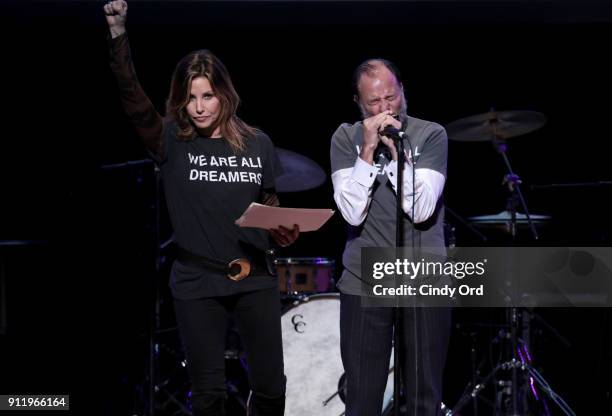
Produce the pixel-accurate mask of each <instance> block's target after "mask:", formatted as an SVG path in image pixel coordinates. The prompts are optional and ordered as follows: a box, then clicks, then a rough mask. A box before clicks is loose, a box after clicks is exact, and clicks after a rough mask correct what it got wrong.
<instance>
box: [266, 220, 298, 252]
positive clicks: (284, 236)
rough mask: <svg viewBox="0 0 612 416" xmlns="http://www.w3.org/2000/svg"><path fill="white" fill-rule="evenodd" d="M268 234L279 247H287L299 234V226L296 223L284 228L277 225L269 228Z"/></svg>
mask: <svg viewBox="0 0 612 416" xmlns="http://www.w3.org/2000/svg"><path fill="white" fill-rule="evenodd" d="M270 235H271V236H272V238H273V239H274V241H276V244H278V245H279V246H281V247H287V246H288V245H291V244H293V243H294V242H295V240H297V238H298V236H299V235H300V227H299V226H298V225H297V224H294V225H293V228H292V229H289V228H285V227H283V226H282V225H279V227H278V228H270Z"/></svg>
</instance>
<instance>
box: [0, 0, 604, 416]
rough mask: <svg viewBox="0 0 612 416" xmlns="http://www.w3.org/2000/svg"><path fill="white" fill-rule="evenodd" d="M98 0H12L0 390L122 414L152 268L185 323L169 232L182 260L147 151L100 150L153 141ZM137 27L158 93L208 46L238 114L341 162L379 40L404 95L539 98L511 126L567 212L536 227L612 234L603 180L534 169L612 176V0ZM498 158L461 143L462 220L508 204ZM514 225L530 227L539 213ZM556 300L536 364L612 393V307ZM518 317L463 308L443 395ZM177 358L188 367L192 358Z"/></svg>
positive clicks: (531, 169) (403, 5)
mask: <svg viewBox="0 0 612 416" xmlns="http://www.w3.org/2000/svg"><path fill="white" fill-rule="evenodd" d="M102 4H103V3H102V2H94V1H91V2H84V1H72V2H71V1H64V2H52V1H43V2H13V1H9V2H4V3H3V4H2V6H1V7H2V9H1V10H2V13H1V17H0V23H1V24H0V26H1V27H2V39H3V44H4V48H3V63H2V72H3V76H2V83H3V88H2V98H3V99H2V102H3V107H4V108H3V112H2V114H3V128H2V140H1V144H0V166H1V172H0V178H1V179H0V181H1V184H0V185H1V188H0V189H2V197H1V198H2V199H1V201H2V202H1V204H0V205H1V206H0V210H1V211H0V239H1V240H2V241H4V245H3V246H1V247H0V258H1V259H2V264H3V267H4V269H3V270H4V279H5V287H4V293H5V295H6V303H5V305H4V306H5V309H6V311H7V313H6V316H5V317H4V318H5V322H6V327H5V328H4V332H5V333H4V334H3V335H0V343H1V344H0V345H1V346H0V348H1V349H0V357H1V358H0V387H1V388H0V393H4V392H6V393H37V392H40V393H43V392H44V393H53V392H54V393H65V392H68V393H70V394H71V395H72V400H73V406H72V407H73V409H75V410H74V411H73V413H74V414H113V415H119V414H130V413H129V412H130V410H131V409H132V407H137V406H138V405H137V403H138V397H137V396H138V394H137V393H135V386H138V385H139V383H141V382H142V378H143V377H144V373H145V362H146V337H144V334H145V333H146V331H147V328H148V314H149V309H150V304H151V301H152V299H153V292H152V290H153V289H152V288H153V287H154V286H155V282H157V283H159V287H160V291H161V295H160V299H161V301H162V305H161V310H162V326H163V327H169V328H172V327H173V321H172V320H173V317H172V312H171V304H170V303H169V300H170V298H169V295H168V293H167V289H166V288H165V285H166V282H167V273H166V272H167V267H168V264H169V262H170V260H171V259H172V251H171V250H164V251H163V252H162V255H163V256H164V259H165V260H166V261H165V262H164V263H163V264H162V267H161V272H160V273H159V277H157V278H156V277H155V273H154V264H155V263H154V256H153V253H154V247H155V245H156V244H155V243H156V241H155V223H156V222H155V211H156V210H155V206H156V204H155V201H156V192H155V180H154V176H153V174H152V166H151V165H150V164H145V163H135V164H132V165H131V166H129V167H125V168H114V169H102V168H101V167H103V166H106V165H110V164H116V163H124V162H127V161H141V160H142V159H144V158H145V153H144V150H143V147H142V146H141V144H140V143H139V141H138V139H137V138H136V136H135V134H134V132H133V130H132V128H131V126H130V124H129V123H128V121H127V119H126V117H125V116H124V114H123V112H122V109H121V106H120V104H119V101H118V94H117V87H116V84H115V80H114V79H113V77H112V74H111V72H110V70H109V66H108V53H107V45H106V27H105V21H104V17H103V13H102ZM128 30H129V34H130V41H131V44H132V48H133V55H134V59H135V64H136V68H137V71H138V74H139V78H140V80H141V82H142V84H143V86H144V88H145V90H146V91H147V92H148V94H149V96H150V97H151V99H152V100H153V102H154V103H155V104H156V106H157V108H158V109H163V105H164V101H165V99H166V93H167V91H168V86H169V81H170V76H171V72H172V70H173V68H174V65H175V64H176V62H177V61H178V60H179V59H180V58H181V57H182V56H183V55H185V54H186V53H188V52H189V51H191V50H194V49H200V48H209V49H211V50H212V51H213V52H214V53H216V54H217V55H218V56H219V57H220V58H221V59H222V60H223V62H224V63H225V64H226V66H227V67H228V69H229V71H230V73H231V75H232V78H233V80H234V83H235V85H236V88H237V90H238V92H239V93H240V95H241V98H242V100H243V104H242V106H241V109H240V114H241V116H242V117H243V119H244V120H246V121H247V122H249V123H251V124H253V125H256V126H258V127H260V128H262V129H263V130H264V131H266V132H267V133H268V134H269V135H270V137H271V138H272V139H273V141H274V142H275V144H276V145H277V146H279V147H282V148H286V149H290V150H292V151H295V152H298V153H300V154H302V155H304V156H307V157H308V158H310V159H312V160H314V161H315V162H316V163H318V164H319V165H320V166H321V167H322V168H323V169H324V170H325V171H326V172H327V173H329V156H328V155H329V142H330V138H331V135H332V133H333V131H334V130H335V128H336V127H337V126H338V125H339V124H340V123H341V122H347V121H348V122H351V121H355V120H357V119H358V118H359V113H358V111H357V108H356V106H355V105H354V104H353V103H352V90H351V75H352V71H353V69H354V68H355V66H356V65H358V64H359V63H360V62H361V61H363V60H364V59H366V58H370V57H385V58H387V59H390V60H392V61H394V62H396V63H397V64H398V66H399V68H400V69H401V71H402V75H403V83H404V88H405V92H406V95H407V100H408V112H409V113H410V114H411V115H413V116H416V117H420V118H424V119H428V120H433V121H436V122H438V123H440V124H442V125H444V124H446V123H449V122H451V121H453V120H457V119H460V118H463V117H467V116H470V115H475V114H480V113H484V112H487V111H488V110H489V109H490V108H492V107H494V108H496V109H498V110H533V111H539V112H542V113H543V114H545V115H546V117H547V119H548V121H547V124H546V125H545V126H544V127H543V128H541V129H539V130H537V131H534V132H532V133H530V134H527V135H524V136H521V137H517V138H513V139H511V140H509V157H510V160H511V161H512V164H513V167H514V170H515V171H516V172H517V173H518V174H519V175H520V176H521V178H522V180H523V189H524V192H525V196H526V199H527V201H528V203H529V207H530V209H531V212H533V213H536V214H541V215H550V216H551V221H550V222H548V223H547V224H546V225H545V226H543V227H541V228H540V229H539V231H540V234H541V242H540V244H543V245H563V244H573V245H604V246H609V245H610V239H611V235H610V232H611V229H612V228H611V220H610V216H609V212H610V205H611V203H610V200H609V198H608V196H609V195H610V189H611V188H610V187H609V186H588V187H586V186H585V187H575V188H553V189H542V188H532V186H533V185H544V184H552V183H561V184H563V183H576V182H598V181H610V180H612V172H611V169H610V162H609V151H610V149H611V147H610V145H609V138H610V133H609V122H610V113H609V112H610V93H611V92H612V88H611V84H612V83H611V81H610V74H612V64H611V63H610V58H609V55H610V40H611V35H612V6H610V5H608V4H606V2H603V1H601V2H594V1H591V2H579V1H548V2H546V1H535V2H527V1H512V2H508V1H507V2H503V1H490V2H468V1H459V0H458V1H423V2H411V1H404V2H401V1H397V2H386V1H379V2H349V1H344V2H285V1H274V2H256V1H250V2H196V1H193V2H174V1H173V2H169V1H158V2H146V1H132V2H130V12H129V19H128ZM504 174H505V170H504V165H503V163H502V161H501V159H500V157H499V155H497V154H496V153H495V151H494V150H493V148H492V146H491V145H490V143H487V142H479V143H459V142H453V141H451V142H450V143H449V171H448V181H447V186H446V193H445V198H446V203H447V206H448V207H450V208H451V209H452V210H453V212H455V213H457V214H458V215H460V216H461V217H462V218H466V217H470V216H475V215H486V214H496V213H498V212H500V211H503V210H504V209H505V204H506V198H507V191H506V189H505V188H504V187H503V186H502V185H501V182H502V179H503V176H504ZM160 196H161V194H160ZM280 197H281V203H282V204H283V205H285V206H294V207H313V208H335V204H334V201H333V198H332V187H331V181H330V180H327V182H326V183H324V184H323V185H322V186H320V187H318V188H316V189H313V190H309V191H305V192H301V193H292V194H290V193H287V194H281V195H280ZM163 208H164V206H163V201H162V202H161V211H160V212H161V220H160V222H159V224H160V235H159V242H161V243H163V242H166V241H167V240H168V239H169V238H170V237H171V231H170V230H169V226H168V221H167V218H166V215H165V211H164V210H163ZM448 221H449V223H450V224H451V225H452V226H454V227H455V236H456V238H457V242H458V244H466V245H467V244H482V243H481V242H479V241H478V239H477V238H476V236H475V234H474V233H472V232H471V231H470V230H469V229H467V228H466V227H465V226H463V225H462V224H461V222H460V221H459V220H458V219H457V218H455V217H453V216H448ZM485 232H486V233H487V235H488V236H489V237H490V239H492V240H500V241H503V240H504V239H507V236H506V235H504V234H501V233H498V232H493V231H491V230H485ZM519 239H520V240H521V241H522V242H525V243H529V244H531V243H532V242H531V239H530V236H529V234H528V233H527V232H526V230H521V233H520V236H519ZM15 240H18V241H20V242H23V243H27V244H20V245H16V243H14V241H15ZM343 244H344V224H343V221H342V218H341V215H340V214H339V213H336V215H335V216H334V217H333V218H332V220H331V221H330V222H329V223H328V224H326V225H325V227H324V228H323V229H322V230H321V231H320V232H319V233H313V234H303V235H302V236H301V237H300V240H299V241H298V243H297V244H296V245H295V246H294V247H292V248H291V249H290V250H289V251H288V252H287V255H294V256H310V257H312V256H320V257H327V258H331V259H334V260H335V261H336V262H337V264H338V265H339V264H340V255H341V252H342V248H343ZM339 270H340V267H338V271H339ZM0 299H1V298H0ZM540 312H541V315H542V316H543V317H544V318H545V319H546V322H548V324H549V325H551V326H552V328H554V329H555V330H556V331H557V332H558V333H559V334H560V335H562V336H563V337H564V338H566V340H567V341H568V344H564V343H563V342H561V341H560V339H559V338H558V337H556V336H555V335H553V331H551V330H550V328H549V329H546V327H545V326H544V325H542V324H541V323H537V322H534V323H533V327H534V328H533V329H534V331H533V333H534V338H535V340H534V344H533V348H534V351H533V353H534V357H535V359H536V364H537V366H538V368H540V369H541V370H542V371H543V374H544V376H545V377H546V378H547V380H548V381H549V383H550V384H551V386H552V387H553V388H554V389H555V390H556V391H557V392H558V393H559V394H561V395H562V396H563V397H564V398H565V399H566V401H568V403H569V404H570V405H571V406H572V407H573V408H574V410H576V411H577V413H578V414H593V413H595V412H601V411H604V409H606V408H609V406H610V405H611V404H612V403H610V402H611V398H610V391H611V385H610V381H609V380H610V377H609V374H610V371H611V370H612V365H611V358H612V357H611V356H610V350H612V348H611V344H610V335H609V333H610V329H611V328H610V326H611V325H610V315H609V312H608V311H607V310H603V309H572V310H552V309H547V310H543V311H540ZM498 315H499V316H498ZM502 320H503V311H493V312H491V311H484V310H483V311H473V313H468V312H466V311H458V312H457V313H456V314H455V324H456V330H454V331H453V338H452V343H451V346H450V352H449V360H448V365H447V377H446V382H445V394H444V400H445V402H447V404H451V405H452V404H454V403H456V402H457V400H458V399H459V396H460V395H461V392H462V390H463V387H464V386H465V384H466V383H467V381H468V380H469V379H470V377H471V373H470V369H469V366H470V353H469V348H470V346H471V342H470V339H471V338H470V337H469V336H467V335H466V333H468V334H469V333H473V334H474V335H475V337H476V345H477V354H478V356H479V357H485V356H486V354H487V350H488V345H489V341H490V339H491V338H492V336H493V334H494V332H495V331H496V330H497V329H495V328H493V329H483V328H482V327H480V326H479V325H480V324H486V325H489V324H491V323H497V322H501V321H502ZM475 324H476V325H475ZM474 328H476V329H474ZM164 336H165V337H167V338H165V339H164V345H167V346H168V348H170V349H175V350H176V349H178V350H180V347H178V344H177V341H176V334H175V333H173V332H172V331H169V332H168V333H165V335H164ZM167 356H168V357H170V358H168V364H167V367H164V368H163V370H164V371H165V372H166V374H168V373H169V372H171V371H174V370H175V369H176V368H177V367H179V366H178V364H177V362H178V358H177V359H176V360H175V358H174V357H175V356H174V355H173V354H172V353H169V354H167ZM176 356H177V357H180V351H178V352H177V353H176ZM173 377H175V378H173V380H179V381H178V382H177V383H179V384H180V382H181V381H182V378H181V377H184V374H182V373H180V371H179V373H178V375H176V376H173ZM173 382H174V381H173ZM177 389H178V387H177ZM135 403H136V404H135ZM466 414H469V413H466ZM485 414H486V412H485ZM553 414H556V413H553Z"/></svg>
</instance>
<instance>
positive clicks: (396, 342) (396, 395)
mask: <svg viewBox="0 0 612 416" xmlns="http://www.w3.org/2000/svg"><path fill="white" fill-rule="evenodd" d="M392 138H393V141H394V142H395V148H396V149H397V193H396V195H395V196H396V199H395V206H396V211H395V247H396V248H397V247H403V246H404V211H403V209H402V201H403V193H404V192H403V191H404V164H405V155H406V154H405V152H404V141H403V140H402V138H401V135H399V134H398V135H397V136H394V137H392ZM400 311H401V309H400V307H399V305H398V303H397V298H396V305H395V308H394V313H393V347H394V348H393V362H394V366H395V371H394V372H393V403H394V404H393V415H394V416H399V409H400V383H401V377H400V368H401V365H400V363H401V362H402V361H400V343H401V338H400V328H401V318H402V317H401V315H400Z"/></svg>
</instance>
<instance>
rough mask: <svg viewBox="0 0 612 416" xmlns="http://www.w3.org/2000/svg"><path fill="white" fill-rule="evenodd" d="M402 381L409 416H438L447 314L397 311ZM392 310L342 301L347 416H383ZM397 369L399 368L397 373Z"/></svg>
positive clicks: (438, 310)
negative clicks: (400, 321)
mask: <svg viewBox="0 0 612 416" xmlns="http://www.w3.org/2000/svg"><path fill="white" fill-rule="evenodd" d="M399 310H400V311H402V312H401V313H402V314H403V317H402V327H401V331H402V334H401V339H402V352H403V363H402V365H401V368H402V376H403V377H402V378H403V382H404V385H405V391H404V392H405V395H406V402H407V410H408V414H409V415H411V416H438V415H439V414H440V403H441V400H442V375H443V372H444V362H445V360H446V353H447V348H448V339H449V335H450V310H449V309H447V308H415V309H412V308H399ZM393 314H394V308H373V307H362V306H361V298H360V297H359V296H352V295H346V294H341V295H340V348H341V354H342V363H343V365H344V371H345V374H346V380H347V396H346V416H375V415H380V414H381V412H382V406H383V396H384V391H385V386H386V383H387V378H388V372H389V359H390V357H391V348H392V341H393ZM398 367H399V366H396V369H397V368H398Z"/></svg>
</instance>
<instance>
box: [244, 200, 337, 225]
mask: <svg viewBox="0 0 612 416" xmlns="http://www.w3.org/2000/svg"><path fill="white" fill-rule="evenodd" d="M332 215H334V210H332V209H310V208H282V207H271V206H268V205H261V204H257V203H255V202H252V203H251V205H249V207H248V208H247V209H246V211H244V213H243V214H242V216H241V217H240V218H238V219H237V220H236V225H239V226H240V227H255V228H264V229H266V230H268V229H270V228H278V226H279V225H282V226H284V227H287V228H293V224H297V225H298V226H299V227H300V232H307V231H315V230H318V229H319V228H321V226H322V225H323V224H325V223H326V222H327V220H329V219H330V218H331V216H332Z"/></svg>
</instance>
